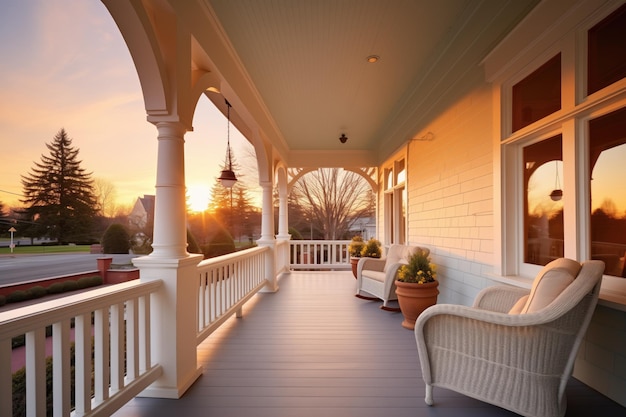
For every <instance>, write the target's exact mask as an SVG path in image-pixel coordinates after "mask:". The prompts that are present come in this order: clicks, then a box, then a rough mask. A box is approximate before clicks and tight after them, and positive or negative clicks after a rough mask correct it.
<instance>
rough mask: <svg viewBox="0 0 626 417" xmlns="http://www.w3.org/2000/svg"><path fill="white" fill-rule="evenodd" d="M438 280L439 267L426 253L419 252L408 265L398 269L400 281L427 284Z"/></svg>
mask: <svg viewBox="0 0 626 417" xmlns="http://www.w3.org/2000/svg"><path fill="white" fill-rule="evenodd" d="M436 279H437V267H436V265H435V264H433V263H431V262H430V258H429V257H428V256H426V254H425V253H424V251H421V250H417V251H416V252H415V253H414V254H413V256H411V258H410V259H409V263H408V264H407V265H402V266H401V267H400V268H399V269H398V281H402V282H413V283H417V284H427V283H429V282H435V280H436Z"/></svg>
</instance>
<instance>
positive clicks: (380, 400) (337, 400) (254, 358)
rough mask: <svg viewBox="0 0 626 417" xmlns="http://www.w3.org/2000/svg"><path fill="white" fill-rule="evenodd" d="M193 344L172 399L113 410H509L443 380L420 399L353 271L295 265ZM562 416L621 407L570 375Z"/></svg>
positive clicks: (388, 321) (128, 413) (127, 415)
mask: <svg viewBox="0 0 626 417" xmlns="http://www.w3.org/2000/svg"><path fill="white" fill-rule="evenodd" d="M279 284H280V291H278V292H277V293H275V294H259V295H257V296H256V297H255V298H254V299H253V300H252V301H251V302H250V303H248V305H247V306H246V307H245V308H244V317H243V318H242V319H235V318H232V319H230V320H229V321H228V322H227V323H226V324H225V325H224V326H223V327H222V328H221V329H220V330H219V331H217V332H216V333H215V334H213V335H212V336H211V337H209V338H208V339H207V340H206V341H205V342H204V343H202V344H201V345H200V346H199V347H198V357H199V362H200V363H201V364H202V366H203V367H204V374H203V375H202V376H201V377H200V378H199V379H198V380H197V381H196V383H195V384H194V385H193V386H192V387H191V388H190V389H189V391H188V392H187V393H186V394H185V395H184V396H183V398H181V399H179V400H165V399H150V398H135V399H134V400H132V401H131V402H130V403H129V404H127V405H126V406H125V407H124V408H122V409H121V410H119V411H118V412H117V413H116V414H115V416H117V417H138V416H143V417H148V416H149V417H159V416H163V417H165V416H167V417H171V416H180V417H183V416H184V417H194V416H203V417H206V416H208V417H282V416H290V417H291V416H297V417H308V416H315V417H319V416H324V417H350V416H358V417H380V416H385V417H403V416H411V417H416V416H437V417H447V416H451V417H452V416H455V417H456V416H463V417H468V416H469V417H471V416H481V417H496V416H498V417H504V416H515V415H516V414H513V413H510V412H508V411H505V410H503V409H501V408H498V407H494V406H491V405H488V404H485V403H483V402H480V401H477V400H474V399H471V398H468V397H465V396H463V395H460V394H456V393H454V392H451V391H447V390H444V389H440V388H435V389H434V399H435V405H434V406H432V407H429V406H427V405H426V404H425V403H424V383H423V381H422V379H421V374H420V370H419V363H418V357H417V349H416V347H415V340H414V336H413V333H412V332H411V331H409V330H406V329H404V328H403V327H402V326H401V325H400V322H401V321H402V319H401V315H400V313H390V312H386V311H382V310H380V309H379V308H378V306H379V305H380V303H378V302H372V301H365V300H361V299H358V298H356V297H354V284H355V282H354V278H353V277H352V275H351V272H293V273H291V275H290V276H287V277H285V278H283V279H282V280H281V281H280V283H279ZM567 396H568V412H567V416H569V417H577V416H580V417H583V416H585V417H586V416H590V415H601V416H603V417H611V416H624V415H626V409H625V408H624V407H621V406H620V405H618V404H616V403H614V402H613V401H611V400H609V399H607V398H606V397H604V396H602V395H600V394H598V393H597V392H595V391H593V390H592V389H590V388H588V387H587V386H585V385H584V384H582V383H580V382H578V381H576V380H575V379H572V380H571V381H570V384H569V387H568V391H567Z"/></svg>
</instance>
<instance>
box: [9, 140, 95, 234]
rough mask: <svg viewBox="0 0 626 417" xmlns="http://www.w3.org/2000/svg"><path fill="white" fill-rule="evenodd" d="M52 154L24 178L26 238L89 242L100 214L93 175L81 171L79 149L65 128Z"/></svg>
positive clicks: (51, 148) (44, 157)
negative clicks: (73, 144) (26, 221)
mask: <svg viewBox="0 0 626 417" xmlns="http://www.w3.org/2000/svg"><path fill="white" fill-rule="evenodd" d="M46 147H47V148H48V150H49V151H50V155H49V156H46V155H42V156H41V162H35V166H34V167H33V168H32V169H31V172H30V173H29V174H28V175H22V187H23V190H24V191H23V194H24V199H23V200H21V201H22V203H23V204H24V206H25V208H24V209H22V211H21V212H22V214H23V215H24V217H25V218H26V219H28V220H29V221H31V222H32V223H26V226H25V227H26V230H22V233H23V234H24V235H25V236H30V237H44V236H45V237H49V238H52V239H56V240H57V241H58V242H59V243H70V242H89V241H91V240H92V239H93V236H92V234H93V223H94V219H95V216H96V214H97V212H98V208H97V202H96V197H95V194H94V189H93V180H92V179H91V173H87V172H85V170H84V169H83V168H81V166H80V164H81V162H82V161H80V160H78V159H77V157H78V151H79V149H78V148H75V147H73V146H72V139H70V137H69V136H68V135H67V132H66V131H65V129H61V130H59V132H58V133H57V134H56V136H55V137H54V139H53V140H52V142H51V143H46Z"/></svg>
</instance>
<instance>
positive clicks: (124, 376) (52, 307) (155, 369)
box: [0, 280, 162, 416]
mask: <svg viewBox="0 0 626 417" xmlns="http://www.w3.org/2000/svg"><path fill="white" fill-rule="evenodd" d="M161 286H162V282H161V281H158V280H157V281H152V282H148V283H141V282H139V281H138V280H134V281H130V282H127V283H123V284H118V285H114V286H110V287H105V288H99V289H95V290H91V291H87V292H84V293H81V294H76V295H71V296H67V297H63V298H59V299H57V300H52V301H45V302H41V303H37V304H33V305H31V306H26V307H21V308H16V309H13V310H8V311H5V312H1V313H0V358H2V361H3V363H4V364H7V366H4V365H3V366H2V367H1V368H0V416H10V415H12V369H11V366H10V364H11V363H12V358H13V355H14V354H15V353H14V352H13V350H12V346H11V340H12V338H14V337H16V336H21V335H25V340H26V345H25V363H26V415H27V416H42V415H46V407H47V405H46V357H48V356H50V354H51V356H52V361H53V364H54V366H53V367H52V407H53V412H54V415H55V416H69V415H70V412H71V411H72V406H71V403H70V397H71V394H72V393H71V392H70V390H71V386H72V384H71V372H70V362H71V360H72V352H71V344H72V336H73V340H74V346H75V349H74V361H75V391H74V395H75V409H74V415H76V416H100V415H102V416H105V415H106V416H108V415H111V414H112V413H113V412H114V411H115V410H117V409H119V408H120V407H121V406H123V405H124V404H125V403H127V402H128V401H130V399H132V398H133V397H135V396H136V395H137V394H139V393H140V392H141V391H143V390H144V389H145V388H146V387H147V386H148V385H150V384H151V383H153V382H154V381H155V380H156V379H157V378H158V377H159V376H160V375H161V373H162V369H161V367H160V366H159V365H155V364H152V361H151V358H150V350H151V349H150V301H151V300H150V299H151V294H153V293H154V292H156V291H157V290H158V289H159V288H160V287H161ZM72 321H73V322H74V328H73V330H72V327H71V323H72ZM48 326H51V327H52V336H50V337H49V338H47V337H46V327H48ZM46 346H51V349H49V350H51V352H47V348H46ZM92 351H93V360H92ZM92 378H93V392H92V389H91V387H92Z"/></svg>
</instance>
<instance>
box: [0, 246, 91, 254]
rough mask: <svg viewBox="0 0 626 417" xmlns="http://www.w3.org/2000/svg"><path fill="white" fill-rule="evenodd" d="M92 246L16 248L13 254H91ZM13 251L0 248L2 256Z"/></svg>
mask: <svg viewBox="0 0 626 417" xmlns="http://www.w3.org/2000/svg"><path fill="white" fill-rule="evenodd" d="M89 249H90V245H55V246H16V247H15V248H14V249H13V253H14V254H16V255H19V254H37V253H67V252H89ZM10 253H11V249H10V248H5V247H2V248H0V255H6V254H10Z"/></svg>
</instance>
